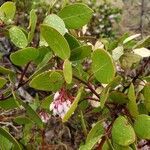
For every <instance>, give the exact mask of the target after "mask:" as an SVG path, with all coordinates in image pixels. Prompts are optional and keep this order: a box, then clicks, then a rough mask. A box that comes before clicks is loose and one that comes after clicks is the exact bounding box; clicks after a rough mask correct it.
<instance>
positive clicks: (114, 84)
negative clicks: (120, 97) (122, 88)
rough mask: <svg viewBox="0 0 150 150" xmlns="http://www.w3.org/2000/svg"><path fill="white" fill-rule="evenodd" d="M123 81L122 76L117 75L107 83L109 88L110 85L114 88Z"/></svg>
mask: <svg viewBox="0 0 150 150" xmlns="http://www.w3.org/2000/svg"><path fill="white" fill-rule="evenodd" d="M121 81H122V77H121V76H119V75H117V76H116V77H114V79H113V80H112V81H111V82H110V83H109V84H108V85H107V88H109V87H110V89H111V90H112V89H114V88H115V87H116V86H117V85H119V84H120V82H121Z"/></svg>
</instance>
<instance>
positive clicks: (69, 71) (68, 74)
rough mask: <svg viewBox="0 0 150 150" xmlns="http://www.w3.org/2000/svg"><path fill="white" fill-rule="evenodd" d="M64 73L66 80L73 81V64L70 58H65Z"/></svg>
mask: <svg viewBox="0 0 150 150" xmlns="http://www.w3.org/2000/svg"><path fill="white" fill-rule="evenodd" d="M63 74H64V78H65V81H66V82H67V83H68V84H70V83H71V82H72V64H71V62H70V61H69V60H67V59H66V60H65V61H64V64H63Z"/></svg>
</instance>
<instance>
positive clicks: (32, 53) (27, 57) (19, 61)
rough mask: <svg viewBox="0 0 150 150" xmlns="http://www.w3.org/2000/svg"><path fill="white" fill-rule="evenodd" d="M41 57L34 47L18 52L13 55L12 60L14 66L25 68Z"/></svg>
mask: <svg viewBox="0 0 150 150" xmlns="http://www.w3.org/2000/svg"><path fill="white" fill-rule="evenodd" d="M38 55H39V52H38V50H37V49H35V48H32V47H27V48H25V49H21V50H18V51H16V52H14V53H11V55H10V59H11V61H12V62H13V64H15V65H17V66H24V65H25V64H27V63H28V62H30V61H32V60H35V59H36V58H37V57H38Z"/></svg>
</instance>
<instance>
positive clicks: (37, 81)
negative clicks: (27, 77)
mask: <svg viewBox="0 0 150 150" xmlns="http://www.w3.org/2000/svg"><path fill="white" fill-rule="evenodd" d="M63 82H64V80H63V76H62V74H60V73H59V72H56V71H45V72H43V73H41V74H39V75H37V76H36V77H34V78H33V79H32V80H31V82H30V86H31V87H33V88H35V89H38V90H43V91H57V90H59V89H60V88H61V87H62V84H63Z"/></svg>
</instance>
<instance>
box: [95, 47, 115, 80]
mask: <svg viewBox="0 0 150 150" xmlns="http://www.w3.org/2000/svg"><path fill="white" fill-rule="evenodd" d="M92 70H93V73H94V75H95V77H96V79H97V80H98V81H99V82H101V83H109V82H111V81H112V80H113V78H114V76H115V73H116V69H115V66H114V62H113V60H112V58H111V56H110V55H109V54H108V52H106V51H104V50H101V49H98V50H95V51H94V52H93V54H92Z"/></svg>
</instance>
